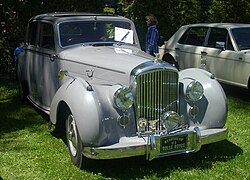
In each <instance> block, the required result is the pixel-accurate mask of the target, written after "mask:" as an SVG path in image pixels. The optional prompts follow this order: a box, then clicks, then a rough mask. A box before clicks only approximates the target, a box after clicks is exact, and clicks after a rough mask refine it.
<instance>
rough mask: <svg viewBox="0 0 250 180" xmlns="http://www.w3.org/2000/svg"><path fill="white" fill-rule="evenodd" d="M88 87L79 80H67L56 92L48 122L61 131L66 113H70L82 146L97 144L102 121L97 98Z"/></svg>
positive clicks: (84, 82)
mask: <svg viewBox="0 0 250 180" xmlns="http://www.w3.org/2000/svg"><path fill="white" fill-rule="evenodd" d="M88 87H89V84H88V83H86V81H85V80H83V79H81V78H76V79H73V80H72V79H71V80H68V81H67V82H65V83H64V84H63V85H62V86H61V87H60V88H59V90H58V91H57V93H56V95H55V96H54V98H53V100H52V103H51V109H50V121H51V122H52V123H53V124H55V126H56V128H63V130H64V128H65V120H66V118H67V115H68V112H71V113H72V115H73V116H74V119H75V122H76V125H77V127H78V130H79V134H80V137H81V140H82V142H83V143H84V144H92V143H98V138H99V135H100V134H101V133H100V131H101V127H100V124H101V120H102V119H103V115H102V109H101V107H100V106H99V105H98V99H97V96H96V94H95V92H94V91H91V90H88ZM62 126H63V127H62Z"/></svg>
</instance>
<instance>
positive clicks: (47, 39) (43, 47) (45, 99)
mask: <svg viewBox="0 0 250 180" xmlns="http://www.w3.org/2000/svg"><path fill="white" fill-rule="evenodd" d="M38 46H39V53H38V59H37V64H39V70H38V72H39V74H38V76H40V77H39V79H40V82H39V83H38V91H39V94H40V98H41V105H42V107H43V108H45V109H49V107H50V104H51V102H52V99H53V97H54V95H55V93H56V91H57V89H58V88H59V79H58V76H57V75H58V72H59V69H60V68H59V64H60V63H59V60H58V58H57V55H56V52H55V39H54V28H53V25H52V24H50V23H45V22H41V23H40V33H39V41H38Z"/></svg>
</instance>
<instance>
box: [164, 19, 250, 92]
mask: <svg viewBox="0 0 250 180" xmlns="http://www.w3.org/2000/svg"><path fill="white" fill-rule="evenodd" d="M166 52H167V53H166V54H165V55H164V60H166V61H168V62H172V63H175V64H177V66H178V67H179V68H180V69H185V68H190V67H201V68H204V69H206V70H208V71H209V72H211V73H213V74H214V75H215V77H216V78H217V79H218V80H219V81H220V82H223V83H226V84H231V85H234V86H238V87H241V88H248V89H250V24H232V23H231V24H229V23H212V24H190V25H185V26H182V27H181V28H180V29H179V30H178V31H177V32H176V33H175V34H174V35H173V36H172V37H171V38H170V39H169V41H168V42H167V43H166Z"/></svg>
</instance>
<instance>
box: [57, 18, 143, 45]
mask: <svg viewBox="0 0 250 180" xmlns="http://www.w3.org/2000/svg"><path fill="white" fill-rule="evenodd" d="M71 23H79V25H82V24H84V23H86V24H87V23H89V24H95V23H96V24H97V25H100V24H102V25H104V24H105V25H107V24H114V25H117V24H119V23H121V24H122V25H124V26H125V25H126V26H127V27H129V29H128V30H132V31H133V44H130V43H126V42H120V41H115V40H114V38H113V40H112V38H111V40H110V39H109V41H106V40H105V39H104V40H98V41H85V42H77V43H72V44H70V43H69V44H68V45H66V44H65V42H63V41H62V33H61V32H60V31H61V30H62V29H61V28H62V25H67V24H71ZM113 27H114V28H115V27H119V26H113ZM124 29H125V28H124ZM82 30H83V29H82ZM89 33H90V32H89V31H88V32H87V33H86V34H85V36H86V37H88V36H89ZM113 33H114V32H113ZM57 34H58V43H59V46H60V47H61V48H69V47H72V46H77V45H78V46H79V45H84V46H92V45H95V46H97V45H100V46H106V45H107V46H110V45H114V44H117V43H119V45H123V44H126V45H130V46H136V47H140V46H139V42H138V37H137V34H136V31H135V28H134V25H133V24H132V23H131V22H130V21H124V20H121V19H118V20H116V19H101V20H90V19H86V20H84V19H81V20H66V21H61V22H59V23H58V24H57ZM79 35H80V34H79Z"/></svg>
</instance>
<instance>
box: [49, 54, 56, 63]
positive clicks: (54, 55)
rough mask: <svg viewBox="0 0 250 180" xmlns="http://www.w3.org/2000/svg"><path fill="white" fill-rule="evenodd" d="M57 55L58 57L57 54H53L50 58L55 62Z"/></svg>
mask: <svg viewBox="0 0 250 180" xmlns="http://www.w3.org/2000/svg"><path fill="white" fill-rule="evenodd" d="M57 57H58V56H57V55H56V54H53V55H51V56H50V60H51V61H52V62H54V61H55V59H56V58H57Z"/></svg>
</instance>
